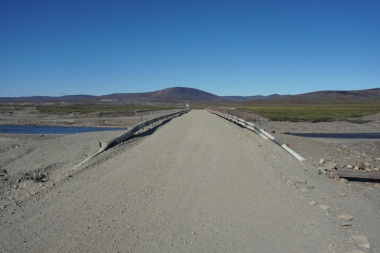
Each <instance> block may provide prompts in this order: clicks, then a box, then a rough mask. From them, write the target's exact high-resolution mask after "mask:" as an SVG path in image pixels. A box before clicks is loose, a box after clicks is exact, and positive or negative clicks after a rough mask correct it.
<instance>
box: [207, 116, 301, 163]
mask: <svg viewBox="0 0 380 253" xmlns="http://www.w3.org/2000/svg"><path fill="white" fill-rule="evenodd" d="M207 111H209V112H210V113H212V114H215V115H218V116H219V117H222V118H225V119H227V120H229V121H232V122H234V123H236V124H239V125H241V126H243V127H245V128H247V129H249V130H251V131H253V132H255V133H256V134H258V135H259V136H260V137H262V138H263V139H266V140H268V139H270V140H271V141H273V142H274V143H276V144H277V145H279V146H280V147H282V148H283V149H285V150H286V151H287V152H289V153H290V154H291V155H292V156H294V157H295V158H297V160H299V161H304V160H305V159H304V158H303V157H302V156H300V155H299V154H297V153H296V152H295V151H294V150H292V149H291V148H289V147H288V146H287V145H286V144H284V143H282V142H281V141H279V140H277V139H276V138H275V137H273V136H272V135H271V134H269V133H268V132H266V131H265V130H264V129H262V128H260V127H258V126H256V125H255V124H253V123H251V122H248V121H246V120H243V119H241V118H238V117H235V116H232V115H229V114H225V113H220V112H217V111H212V110H209V109H207Z"/></svg>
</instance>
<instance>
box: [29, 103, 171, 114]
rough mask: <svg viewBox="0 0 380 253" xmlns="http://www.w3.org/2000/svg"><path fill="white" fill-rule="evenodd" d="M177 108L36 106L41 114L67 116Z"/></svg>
mask: <svg viewBox="0 0 380 253" xmlns="http://www.w3.org/2000/svg"><path fill="white" fill-rule="evenodd" d="M175 108H177V107H171V106H134V105H130V106H128V105H62V106H60V105H53V106H37V110H38V111H39V112H41V113H48V114H68V113H79V114H84V113H91V112H135V111H150V110H151V111H156V110H170V109H175Z"/></svg>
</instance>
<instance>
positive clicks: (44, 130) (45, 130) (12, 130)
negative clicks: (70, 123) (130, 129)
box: [0, 125, 125, 134]
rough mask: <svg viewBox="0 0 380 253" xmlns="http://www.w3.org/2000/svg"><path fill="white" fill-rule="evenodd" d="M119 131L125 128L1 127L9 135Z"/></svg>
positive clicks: (0, 130)
mask: <svg viewBox="0 0 380 253" xmlns="http://www.w3.org/2000/svg"><path fill="white" fill-rule="evenodd" d="M117 130H125V128H107V127H62V126H25V125H0V133H7V134H76V133H84V132H99V131H117Z"/></svg>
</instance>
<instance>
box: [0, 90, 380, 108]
mask: <svg viewBox="0 0 380 253" xmlns="http://www.w3.org/2000/svg"><path fill="white" fill-rule="evenodd" d="M379 100H380V88H376V89H368V90H356V91H316V92H310V93H304V94H299V95H279V94H273V95H269V96H226V97H221V96H217V95H214V94H211V93H209V92H205V91H202V90H198V89H193V88H184V87H173V88H167V89H163V90H158V91H154V92H142V93H115V94H110V95H103V96H90V95H68V96H61V97H48V96H34V97H18V98H11V97H3V98H0V103H32V104H38V103H76V104H81V103H96V104H99V103H100V104H178V103H186V102H187V101H188V102H189V103H193V104H194V103H204V104H207V103H233V102H239V103H272V102H276V101H278V102H281V101H289V102H301V103H302V102H318V101H332V102H349V101H355V102H357V101H359V102H360V101H362V102H366V101H379Z"/></svg>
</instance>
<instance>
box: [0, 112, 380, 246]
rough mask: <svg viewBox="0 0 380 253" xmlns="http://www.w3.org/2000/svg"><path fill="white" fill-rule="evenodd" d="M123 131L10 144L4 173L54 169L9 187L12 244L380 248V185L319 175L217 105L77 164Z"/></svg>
mask: <svg viewBox="0 0 380 253" xmlns="http://www.w3.org/2000/svg"><path fill="white" fill-rule="evenodd" d="M113 134H116V133H105V132H102V133H88V134H77V135H73V136H59V137H50V136H47V138H48V139H46V140H41V139H39V138H37V139H36V140H33V139H30V138H29V139H22V138H20V140H12V141H6V140H4V139H0V140H1V141H2V143H3V144H1V145H2V146H1V147H2V148H3V151H2V156H1V158H0V164H1V168H2V169H5V170H6V171H7V173H5V175H3V176H2V179H3V178H4V177H9V180H12V178H14V177H11V176H10V175H20V173H23V172H24V171H28V170H31V171H35V170H38V169H39V170H41V171H46V172H48V175H47V177H46V178H45V177H39V178H38V177H37V179H38V180H36V177H35V178H34V179H33V178H24V179H22V180H21V182H16V183H15V187H12V188H10V189H9V188H7V190H5V191H3V194H2V209H1V217H0V227H1V229H0V251H2V252H25V251H35V252H85V251H89V252H99V251H104V252H117V251H120V252H126V251H127V252H128V251H131V252H152V251H154V252H157V251H160V252H168V251H171V252H194V251H195V252H205V251H207V252H209V251H217V252H221V251H222V252H350V251H354V250H361V251H362V252H379V251H380V244H379V233H378V227H379V225H380V210H379V208H378V207H379V206H380V188H374V187H373V186H367V185H363V184H352V185H349V184H345V183H341V182H339V181H334V180H330V179H328V178H327V177H325V176H323V175H318V173H317V172H318V170H317V169H315V168H314V167H313V166H311V164H310V163H308V162H306V163H301V162H298V161H297V160H296V159H294V158H293V157H292V156H290V155H289V154H288V153H286V152H285V151H284V150H282V149H281V148H279V147H278V146H277V145H275V144H274V143H272V142H270V141H268V140H263V139H261V138H260V137H258V136H257V135H255V134H254V133H252V132H251V131H248V130H247V129H243V128H240V127H237V126H236V125H235V124H233V123H231V122H228V121H225V120H223V119H221V118H219V117H217V116H215V115H212V114H209V113H207V112H206V111H192V112H190V113H188V114H185V115H183V116H181V117H179V118H175V119H173V120H171V121H170V122H169V123H167V124H164V125H163V126H161V127H159V128H157V129H153V130H152V131H150V133H148V134H145V135H140V136H137V137H136V138H134V139H133V140H131V141H128V142H126V143H124V144H122V145H118V146H116V147H114V148H113V149H110V150H108V151H106V152H104V153H102V154H101V155H99V156H97V157H95V158H94V159H93V160H90V161H89V162H88V163H87V164H85V165H84V166H82V167H80V168H78V169H77V170H72V169H71V168H72V166H73V165H75V164H77V163H78V162H80V161H81V160H82V159H83V158H85V157H87V156H88V155H90V154H92V153H93V152H95V151H96V150H97V149H98V140H99V139H104V138H108V137H110V136H111V135H113ZM3 138H5V137H3ZM290 138H294V140H300V139H302V138H299V137H290ZM15 139H17V137H15ZM289 140H290V139H289ZM302 142H303V141H300V142H299V144H294V145H300V147H302V145H303V144H302ZM23 144H26V145H23ZM15 145H19V146H18V148H16V146H15ZM308 145H309V146H311V147H314V148H315V149H322V147H319V146H318V145H314V142H310V143H309V144H308ZM294 149H295V150H296V151H299V152H300V153H301V152H305V153H306V152H309V151H307V150H297V149H296V148H294ZM310 151H313V149H312V148H311V150H310ZM306 158H307V157H306ZM49 165H50V167H49ZM3 196H6V197H7V198H6V199H5V198H3ZM20 196H24V197H20ZM368 248H370V249H368ZM356 252H359V251H356Z"/></svg>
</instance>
